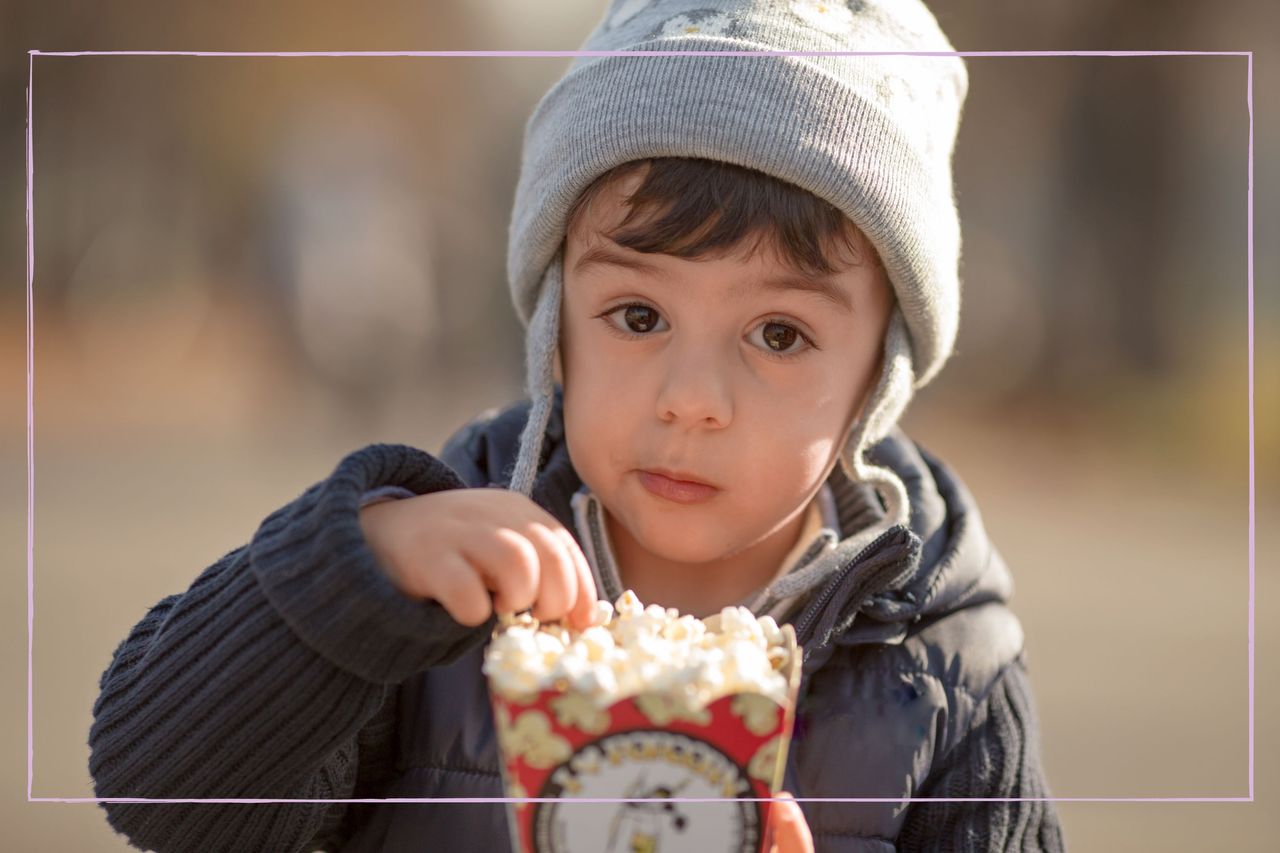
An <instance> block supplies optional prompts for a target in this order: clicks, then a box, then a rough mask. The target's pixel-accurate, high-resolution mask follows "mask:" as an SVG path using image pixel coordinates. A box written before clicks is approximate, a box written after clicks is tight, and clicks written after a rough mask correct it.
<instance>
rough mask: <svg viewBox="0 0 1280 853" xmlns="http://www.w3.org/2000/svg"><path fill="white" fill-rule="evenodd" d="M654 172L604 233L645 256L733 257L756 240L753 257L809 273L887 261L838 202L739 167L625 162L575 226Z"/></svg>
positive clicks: (662, 160) (607, 177) (578, 207)
mask: <svg viewBox="0 0 1280 853" xmlns="http://www.w3.org/2000/svg"><path fill="white" fill-rule="evenodd" d="M646 165H648V166H649V167H650V168H649V170H648V172H647V173H646V174H645V176H644V180H643V181H642V182H641V184H640V186H639V187H638V188H636V190H635V191H634V192H633V193H631V195H629V196H627V197H626V199H625V201H624V204H626V206H627V208H628V209H627V214H626V217H625V218H624V219H623V220H622V222H620V223H619V224H618V225H617V226H616V227H615V228H614V229H613V230H612V231H611V232H609V233H604V232H602V233H604V236H606V237H608V238H609V239H611V240H613V241H614V242H616V243H618V244H619V245H621V246H625V247H626V248H628V249H632V250H634V251H637V252H644V253H650V254H652V253H660V254H664V255H672V256H674V257H677V258H684V259H694V258H700V257H704V256H708V255H711V256H719V255H722V254H729V253H731V252H732V251H733V250H734V249H736V248H737V247H739V246H740V245H741V244H744V243H745V242H746V241H747V240H751V243H750V245H749V246H748V247H747V253H748V255H754V254H755V253H757V252H759V251H760V250H761V249H764V248H768V249H770V250H772V251H773V252H774V256H775V258H776V259H777V260H778V261H779V262H780V263H783V264H785V265H787V266H789V267H792V268H794V269H796V270H799V271H800V272H803V273H804V274H806V275H811V276H820V275H831V274H833V273H837V272H840V271H842V270H844V269H847V268H848V267H849V266H852V265H855V264H862V263H866V262H867V261H868V258H870V260H871V262H872V263H875V264H876V265H877V266H881V264H880V258H879V256H878V255H877V254H876V252H875V249H874V248H873V247H872V246H871V243H870V241H869V240H867V238H866V236H865V235H864V234H863V233H862V231H861V230H860V229H859V228H858V227H857V226H856V225H854V224H853V222H852V221H850V220H849V218H848V217H847V216H845V215H844V214H843V213H842V212H841V211H840V210H838V209H837V208H836V207H835V206H834V205H832V204H831V203H829V202H827V201H825V200H823V199H820V198H818V197H817V196H815V195H814V194H813V193H810V192H808V191H806V190H804V189H801V188H800V187H797V186H795V185H794V184H790V183H787V182H786V181H782V180H779V179H778V178H774V177H772V176H771V175H766V174H764V173H763V172H758V171H756V170H754V169H748V168H746V167H743V166H737V165H734V164H732V163H723V162H720V161H718V160H706V159H701V158H688V157H658V158H653V159H650V160H633V161H631V162H628V163H623V164H622V165H620V166H616V167H614V168H613V169H611V170H609V171H608V172H605V173H604V174H603V175H600V176H599V177H598V178H596V180H594V181H592V183H591V184H590V186H588V187H587V189H586V190H584V191H583V193H582V194H581V195H580V196H579V197H578V198H577V199H576V200H575V202H574V204H573V207H572V208H571V209H570V211H569V219H568V221H569V227H570V228H572V227H573V225H574V222H575V221H576V220H577V218H578V217H579V215H580V214H581V212H582V211H583V210H584V209H585V208H586V207H587V206H588V205H589V204H590V203H591V201H592V200H593V199H594V198H596V197H597V196H598V195H599V194H600V193H601V192H602V191H603V190H604V189H605V188H606V187H608V186H609V185H611V184H612V183H614V182H615V181H618V180H621V179H623V178H625V177H627V176H629V175H632V174H634V173H635V172H637V171H638V170H640V169H642V168H643V167H644V166H646Z"/></svg>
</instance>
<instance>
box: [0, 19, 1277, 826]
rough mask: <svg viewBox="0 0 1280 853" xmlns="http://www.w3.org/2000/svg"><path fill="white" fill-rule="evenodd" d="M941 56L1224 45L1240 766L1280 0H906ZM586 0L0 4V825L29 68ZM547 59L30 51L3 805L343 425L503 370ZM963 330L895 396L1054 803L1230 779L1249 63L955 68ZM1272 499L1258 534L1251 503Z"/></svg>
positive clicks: (1263, 672) (506, 382) (1270, 708)
mask: <svg viewBox="0 0 1280 853" xmlns="http://www.w3.org/2000/svg"><path fill="white" fill-rule="evenodd" d="M931 6H932V8H933V10H934V11H935V14H936V15H937V16H938V18H939V20H940V22H941V24H942V26H943V28H944V30H946V32H947V33H948V34H949V36H950V37H951V40H952V42H953V43H954V44H955V46H956V48H957V49H959V50H1013V49H1019V50H1081V49H1095V50H1107V49H1139V50H1186V49H1196V50H1253V51H1256V53H1257V56H1256V58H1255V65H1254V77H1255V79H1254V87H1253V92H1254V108H1255V112H1256V125H1255V138H1254V146H1255V151H1256V152H1257V161H1256V166H1255V168H1256V173H1255V186H1256V188H1257V190H1258V192H1257V194H1256V199H1255V217H1256V222H1257V226H1256V228H1257V231H1256V236H1257V246H1256V276H1257V277H1256V287H1257V297H1256V304H1255V306H1254V311H1255V316H1254V323H1255V329H1256V332H1257V335H1258V337H1257V341H1256V353H1255V354H1256V365H1255V369H1256V405H1257V416H1256V428H1257V435H1256V447H1257V465H1256V471H1257V476H1258V481H1257V495H1258V515H1257V518H1258V538H1257V587H1258V593H1259V597H1258V614H1257V615H1258V634H1257V635H1258V664H1259V668H1258V683H1257V690H1258V698H1257V707H1256V711H1257V716H1258V732H1257V743H1256V745H1255V756H1256V759H1257V768H1258V776H1257V793H1258V796H1259V798H1260V799H1271V800H1273V801H1274V796H1275V789H1276V786H1277V784H1280V772H1278V771H1277V770H1276V767H1275V763H1274V759H1275V758H1276V757H1277V755H1278V753H1280V751H1278V750H1277V749H1276V747H1277V737H1278V736H1280V732H1278V731H1277V729H1276V726H1275V724H1274V721H1275V720H1276V719H1277V716H1278V713H1277V712H1280V699H1278V697H1277V688H1278V687H1280V683H1278V680H1277V669H1276V667H1275V666H1274V664H1273V662H1272V661H1273V657H1274V654H1275V652H1276V650H1277V645H1276V642H1275V633H1274V629H1273V628H1272V627H1271V626H1272V625H1274V624H1275V620H1276V618H1277V617H1280V609H1278V608H1277V605H1276V597H1275V595H1274V593H1275V589H1276V588H1275V582H1276V578H1277V566H1276V561H1275V554H1276V545H1277V544H1278V541H1277V540H1278V539H1280V537H1278V536H1277V534H1276V532H1274V531H1273V530H1272V529H1270V528H1271V527H1274V520H1275V517H1276V512H1275V511H1276V506H1277V502H1276V487H1277V485H1280V476H1278V473H1280V466H1278V465H1277V458H1278V456H1280V430H1277V429H1276V415H1277V412H1278V410H1280V405H1278V404H1280V399H1278V397H1280V375H1277V362H1276V359H1275V346H1276V343H1277V340H1276V335H1275V330H1276V328H1277V320H1280V310H1278V309H1280V305H1278V304H1277V300H1276V291H1275V287H1274V285H1275V284H1276V277H1275V275H1276V269H1277V266H1276V261H1277V253H1276V241H1275V239H1274V237H1275V222H1276V214H1277V209H1276V194H1275V193H1274V189H1275V187H1276V171H1275V163H1274V158H1273V157H1272V156H1269V155H1271V154H1274V152H1275V151H1276V150H1277V142H1278V141H1280V140H1278V139H1277V129H1278V128H1277V123H1276V120H1275V116H1274V110H1268V109H1267V107H1269V106H1274V104H1275V94H1274V93H1275V92H1276V91H1277V84H1280V79H1278V78H1280V75H1278V73H1277V67H1276V63H1275V56H1276V47H1277V42H1278V41H1280V26H1277V24H1278V23H1280V19H1278V17H1277V15H1276V8H1275V4H1273V3H1269V2H1266V0H1239V1H1238V2H1230V3H1224V4H1204V3H1189V2H1123V3H1122V2H1118V0H1074V2H1066V0H1042V2H1038V3H1034V4H1022V3H1007V2H1002V3H996V4H992V3H991V2H990V0H987V2H981V3H980V2H978V0H936V2H934V3H932V4H931ZM603 11H604V4H603V2H601V0H561V2H558V3H556V4H554V11H553V10H552V8H551V7H550V6H548V4H532V3H521V2H516V0H489V2H486V3H469V4H463V3H460V2H457V0H447V1H446V0H437V2H432V3H422V2H417V3H407V2H400V0H393V2H387V3H382V4H378V5H377V6H376V8H371V7H367V6H357V5H355V4H343V5H338V4H333V5H332V7H331V8H327V9H326V8H318V7H317V6H316V5H315V4H312V3H302V2H297V0H282V2H277V3H270V4H251V3H246V2H241V0H234V2H223V3H218V4H142V5H137V4H131V5H130V6H128V7H122V6H119V5H117V4H111V5H110V6H108V5H107V4H102V3H84V4H68V3H37V2H31V0H28V2H20V3H14V2H5V3H4V4H3V5H0V44H3V47H4V51H3V53H2V54H0V101H3V104H4V107H5V115H6V116H8V117H9V118H8V119H7V120H6V122H5V124H4V134H3V137H0V146H3V154H4V157H3V161H4V163H5V169H4V170H3V172H2V173H0V181H3V182H4V184H3V188H4V192H3V193H2V194H0V197H2V199H3V202H2V204H3V206H2V207H0V220H2V223H3V228H0V251H2V252H3V263H4V270H5V278H4V281H5V282H6V285H5V286H4V287H3V288H0V319H2V320H3V323H4V329H5V332H4V334H3V335H0V346H3V348H4V355H5V358H4V359H3V367H4V370H5V373H4V379H5V382H4V383H3V385H0V405H3V407H4V414H5V417H4V419H3V421H2V423H0V445H2V446H3V450H4V453H3V456H0V466H2V472H3V478H2V482H3V483H4V486H5V488H4V490H3V493H2V494H0V501H2V502H3V509H4V512H3V515H2V516H0V521H2V523H3V525H4V527H3V532H4V534H6V535H5V536H4V542H5V544H6V549H7V550H6V554H7V556H8V559H7V560H6V565H8V566H9V567H10V571H8V572H6V573H5V575H4V586H3V590H2V593H0V594H2V595H3V601H4V605H5V613H7V614H9V618H7V619H6V620H4V623H3V624H4V625H5V627H4V632H5V642H4V643H3V657H2V658H0V663H2V664H3V666H4V669H5V678H6V685H8V689H7V690H6V691H5V694H4V695H5V697H6V698H5V699H4V702H3V705H2V706H0V721H2V722H3V727H4V731H5V732H6V733H7V734H6V736H5V738H4V740H3V745H2V746H0V749H2V750H3V752H2V753H0V755H3V759H4V761H3V766H4V767H5V768H6V773H5V774H3V781H2V782H0V786H3V790H4V792H5V797H4V804H3V805H0V816H2V817H3V823H4V824H5V826H6V830H5V833H6V838H7V839H8V840H7V841H6V844H5V845H4V846H5V847H6V849H13V850H24V851H28V850H29V851H43V850H50V851H62V850H84V851H89V850H92V851H99V850H101V851H120V850H125V849H128V848H127V846H126V844H125V842H124V841H123V839H120V838H118V837H116V836H115V835H114V834H113V833H112V831H111V830H110V829H109V827H108V826H107V824H106V821H105V819H104V818H103V814H102V812H101V810H100V809H99V808H98V807H96V806H94V805H62V804H28V803H26V802H24V800H25V792H24V790H23V789H24V786H25V779H24V773H25V764H26V753H25V749H24V746H25V740H24V738H23V737H22V734H23V732H24V730H25V716H26V715H25V712H26V708H25V696H26V685H25V678H24V674H25V672H26V661H25V654H24V653H25V649H26V637H25V634H24V630H23V627H24V625H25V624H26V622H25V618H24V617H25V614H24V612H23V606H22V603H23V602H24V601H25V599H26V588H25V572H24V571H23V569H24V567H25V564H26V559H25V548H24V544H25V542H26V521H27V516H26V510H25V505H26V482H27V479H26V426H25V417H24V412H25V395H26V354H25V342H26V335H25V333H24V325H25V311H26V302H25V294H24V287H23V282H24V281H25V274H24V256H25V247H24V203H23V193H24V175H23V169H22V166H21V164H22V163H23V159H24V158H23V149H24V128H23V124H22V117H23V116H24V111H25V103H24V100H23V92H24V88H25V86H26V80H27V70H28V65H27V54H26V51H27V50H29V49H32V48H38V49H43V50H78V49H95V50H108V49H116V50H123V49H168V50H174V49H183V50H272V51H277V50H478V49H502V50H551V49H561V50H572V49H575V48H577V47H578V46H579V45H580V44H581V42H582V40H583V39H584V38H585V36H586V35H587V33H588V32H589V31H590V30H591V29H592V28H593V27H594V26H595V24H596V23H597V21H598V20H599V19H600V17H601V16H602V14H603ZM569 61H570V60H569V59H568V58H500V59H495V58H483V59H481V58H378V59H353V58H342V59H296V58H295V59H264V58H231V59H216V58H199V59H196V58H176V57H139V58H127V57H80V58H55V57H43V58H42V57H37V58H36V60H35V83H34V95H35V98H34V128H35V138H34V168H35V185H34V186H35V191H34V206H35V219H34V225H35V282H34V293H35V296H34V306H33V308H34V318H35V319H34V323H35V325H34V332H35V337H34V342H35V343H34V365H35V367H34V375H35V392H34V401H35V404H34V410H35V441H34V447H35V458H34V470H35V515H34V519H35V524H34V554H35V622H34V624H35V633H34V644H35V645H34V648H35V652H34V677H33V681H34V719H35V726H34V743H33V747H34V761H35V776H34V791H33V793H34V794H35V795H36V796H43V797H86V796H92V782H91V780H90V778H89V775H88V770H87V760H88V747H87V745H86V739H87V733H88V729H89V724H90V720H91V713H90V709H91V707H92V704H93V701H94V699H95V697H96V695H97V679H98V677H99V675H100V674H101V673H102V671H103V669H104V668H105V667H106V666H107V664H108V662H109V660H110V657H111V653H112V651H113V649H114V648H115V646H116V644H117V643H119V642H120V641H121V640H122V639H123V638H124V636H125V635H126V633H127V632H128V630H129V629H130V628H131V627H132V626H133V624H134V623H135V622H137V621H138V619H140V618H141V617H142V615H143V614H144V613H145V612H146V610H147V609H148V608H149V607H150V606H151V605H152V604H153V603H155V602H156V601H157V600H158V599H160V598H161V597H163V596H164V595H167V594H171V593H175V592H180V591H182V590H183V589H185V588H186V587H187V586H188V585H189V584H190V582H191V581H192V580H193V579H194V578H195V576H196V575H197V574H198V573H199V572H200V571H201V570H202V569H204V568H205V567H206V566H207V565H209V564H210V563H211V562H213V561H214V560H215V559H217V558H218V557H219V556H221V555H222V554H224V553H225V552H227V551H229V550H230V549H232V548H233V547H235V546H237V545H239V544H241V543H243V542H245V541H247V540H248V539H249V538H250V537H251V536H252V535H253V533H254V531H255V530H256V528H257V526H258V524H259V523H260V522H261V520H262V519H263V518H264V517H265V516H266V515H267V514H269V513H270V512H271V511H273V510H274V509H276V508H278V507H279V506H281V505H283V504H284V503H286V502H288V501H289V500H291V499H292V498H294V497H296V496H297V495H298V494H300V493H301V492H302V491H303V490H304V489H305V488H306V487H307V486H309V485H310V484H312V483H314V482H316V481H317V480H320V479H323V478H324V477H325V476H327V475H328V473H329V472H330V471H331V470H332V469H333V467H334V466H335V465H336V464H337V462H338V461H339V460H340V459H341V458H342V457H343V456H344V455H345V454H346V453H348V452H350V451H352V450H354V449H356V448H358V447H360V446H362V445H364V444H367V443H370V442H374V441H389V442H404V443H408V444H413V445H416V446H419V447H421V448H423V449H426V450H429V451H433V452H434V451H436V450H438V449H439V446H440V444H441V442H442V441H443V440H444V438H445V437H446V436H447V435H448V434H449V433H450V432H452V431H453V430H454V429H456V428H457V427H459V426H460V425H462V424H463V423H465V422H466V421H467V420H469V419H470V418H472V417H473V416H474V415H475V414H477V413H478V412H479V411H481V410H482V409H484V408H487V407H490V406H496V405H503V404H505V403H508V402H510V401H513V400H515V399H517V398H518V397H519V396H520V395H521V376H522V371H523V368H522V339H521V329H520V326H519V324H518V322H517V321H516V318H515V314H514V311H513V310H512V308H511V307H510V303H509V300H508V296H507V290H506V283H505V252H506V237H507V224H508V218H509V214H510V205H511V201H512V197H513V190H514V184H515V180H516V176H517V170H518V166H519V158H520V142H521V134H522V130H523V126H524V122H525V120H526V119H527V117H528V115H529V113H530V111H531V110H532V108H533V105H534V104H535V103H536V101H537V99H538V98H539V97H540V96H541V95H542V94H543V92H545V91H546V89H547V88H548V87H549V86H550V85H551V84H552V83H553V82H554V81H555V80H556V79H558V77H559V76H560V75H561V74H562V73H563V72H564V70H565V69H566V68H567V66H568V63H569ZM969 73H970V81H971V82H970V97H969V100H968V103H967V107H966V111H965V117H964V121H963V124H962V127H961V132H960V139H959V143H958V148H957V152H956V160H955V164H956V180H957V193H958V202H959V206H960V211H961V216H962V222H963V225H964V245H965V251H964V265H963V269H962V277H963V280H964V287H965V291H964V310H963V319H962V323H961V332H960V338H959V342H958V344H957V348H956V355H955V356H954V358H953V360H952V361H951V363H950V365H949V366H948V368H947V369H946V370H945V371H944V372H943V374H942V375H941V377H940V378H939V379H938V380H937V381H936V382H935V383H934V384H933V385H932V386H930V388H928V389H927V390H926V391H925V392H923V394H922V395H921V396H920V397H918V398H917V400H916V401H915V403H913V405H912V407H911V409H910V410H909V412H908V414H907V416H906V418H905V420H904V425H905V428H906V429H907V432H908V433H909V434H911V435H912V436H913V437H915V438H916V439H917V440H918V441H920V442H921V443H922V444H923V445H924V446H925V447H927V448H929V449H930V450H932V451H934V452H935V453H938V454H940V455H941V456H942V457H943V458H944V459H945V460H947V461H948V462H949V463H950V464H951V465H952V466H953V467H954V468H955V470H956V471H957V472H958V473H959V475H960V476H961V477H962V478H963V479H964V480H965V481H966V483H967V484H968V485H969V487H970V489H971V490H972V491H973V492H974V494H975V496H976V498H977V500H978V502H979V505H980V506H981V507H982V510H983V516H984V519H985V522H986V524H987V526H988V527H989V528H990V531H991V533H992V536H993V538H994V541H995V542H996V543H997V545H998V547H999V548H1000V549H1001V551H1002V552H1003V553H1004V555H1005V557H1006V558H1007V560H1008V562H1009V564H1010V565H1011V566H1012V568H1013V570H1014V575H1015V580H1016V582H1017V594H1016V597H1015V599H1014V609H1015V611H1016V612H1017V613H1018V615H1019V616H1020V617H1021V619H1022V621H1023V623H1024V626H1025V628H1026V631H1027V636H1028V649H1029V659H1030V664H1031V671H1032V675H1033V683H1034V685H1035V688H1036V691H1037V698H1038V701H1039V710H1040V714H1041V720H1042V725H1043V738H1044V755H1045V761H1046V764H1047V768H1048V773H1049V777H1050V782H1051V785H1052V788H1053V792H1054V794H1055V795H1056V796H1062V797H1133V796H1151V797H1207V796H1223V797H1231V796H1246V795H1247V794H1248V793H1249V791H1248V773H1249V740H1248V722H1249V719H1248V698H1249V694H1248V668H1247V660H1248V659H1247V654H1248V649H1247V643H1246V639H1247V634H1246V620H1247V601H1248V594H1249V590H1248V564H1249V556H1250V555H1249V541H1248V486H1249V458H1248V393H1247V358H1248V340H1247V337H1246V335H1247V329H1248V322H1247V320H1248V318H1247V295H1246V293H1247V291H1246V282H1247V276H1246V258H1247V255H1246V202H1245V199H1246V189H1247V177H1248V176H1247V144H1248V115H1247V112H1246V104H1245V83H1246V60H1245V59H1244V58H1241V57H1212V56H1206V57H1154V58H1079V57H1062V58H974V59H970V60H969ZM1269 525H1270V526H1269ZM1059 809H1060V812H1061V814H1062V816H1063V820H1064V823H1065V826H1066V830H1067V837H1068V842H1069V843H1070V845H1071V847H1072V849H1073V850H1202V849H1223V848H1230V849H1233V850H1238V851H1253V850H1258V851H1261V850H1271V849H1275V848H1274V846H1273V845H1274V843H1275V842H1274V841H1273V840H1272V838H1271V836H1272V835H1273V834H1274V833H1275V832H1276V831H1277V830H1280V818H1278V817H1277V811H1276V810H1275V809H1274V808H1267V806H1266V804H1265V803H1254V804H1182V805H1171V804H1072V803H1063V804H1060V805H1059Z"/></svg>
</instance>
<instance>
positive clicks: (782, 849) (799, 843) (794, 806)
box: [767, 791, 813, 853]
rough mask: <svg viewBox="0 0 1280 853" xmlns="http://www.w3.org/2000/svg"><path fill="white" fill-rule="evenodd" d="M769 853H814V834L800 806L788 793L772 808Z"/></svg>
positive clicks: (781, 795) (782, 794)
mask: <svg viewBox="0 0 1280 853" xmlns="http://www.w3.org/2000/svg"><path fill="white" fill-rule="evenodd" d="M769 828H770V832H769V835H770V837H771V839H772V841H771V843H770V844H769V846H768V848H767V849H768V850H769V853H813V834H812V833H810V832H809V824H808V823H807V822H806V821H805V819H804V812H802V811H800V804H799V803H797V802H795V800H794V799H792V797H791V795H790V794H788V793H787V792H786V791H780V792H778V799H777V800H776V801H775V802H774V803H773V805H772V806H770V814H769Z"/></svg>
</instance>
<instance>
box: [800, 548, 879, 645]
mask: <svg viewBox="0 0 1280 853" xmlns="http://www.w3.org/2000/svg"><path fill="white" fill-rule="evenodd" d="M896 529H897V528H896V527H891V528H889V529H888V530H886V531H885V532H884V533H881V534H880V535H879V536H877V537H876V538H875V539H873V540H872V541H871V543H870V544H868V545H867V547H865V548H863V549H862V550H861V551H859V552H858V553H857V555H856V556H855V557H854V558H853V559H852V560H850V561H849V562H848V563H847V564H846V565H845V567H844V568H843V569H841V570H840V573H839V574H838V575H836V577H835V578H833V579H832V581H831V583H829V584H827V586H826V587H825V588H824V589H823V590H822V593H821V594H820V595H819V596H818V599H817V600H816V601H814V602H813V603H812V604H811V605H809V609H808V610H806V611H805V612H804V613H803V614H801V616H800V620H799V621H798V622H796V623H795V629H796V638H797V640H799V639H801V638H803V637H804V636H805V632H806V631H807V630H808V629H809V626H810V625H812V624H813V623H814V622H815V621H817V618H818V615H819V614H820V613H822V611H823V610H825V609H826V608H827V605H828V604H830V602H831V599H832V598H834V597H835V594H836V591H837V590H838V589H840V586H841V584H843V583H844V580H845V578H847V577H848V576H849V573H850V572H852V571H853V570H854V568H855V567H856V566H857V565H858V564H859V563H861V562H862V561H863V560H865V559H866V558H867V556H868V555H870V554H872V553H874V552H875V551H877V550H879V548H880V545H881V543H882V542H884V540H885V539H887V538H888V537H889V535H890V534H891V533H893V532H894V531H895V530H896Z"/></svg>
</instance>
